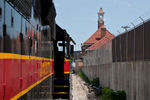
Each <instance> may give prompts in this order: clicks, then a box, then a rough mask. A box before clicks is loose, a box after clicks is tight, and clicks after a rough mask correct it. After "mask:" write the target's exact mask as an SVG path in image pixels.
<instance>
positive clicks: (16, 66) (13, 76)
mask: <svg viewBox="0 0 150 100" xmlns="http://www.w3.org/2000/svg"><path fill="white" fill-rule="evenodd" d="M4 6H5V12H4V13H5V22H4V24H6V34H5V35H4V56H3V57H4V71H3V72H4V83H5V84H6V89H5V97H4V100H8V99H10V98H11V97H13V96H14V95H15V94H17V93H18V92H19V91H21V84H22V79H21V56H18V55H16V54H20V53H21V51H20V49H21V43H20V31H21V16H20V15H19V14H18V13H17V12H16V11H14V10H13V9H12V7H11V6H10V5H9V4H8V3H7V2H5V5H4ZM14 15H15V16H14ZM12 53H16V54H12Z"/></svg>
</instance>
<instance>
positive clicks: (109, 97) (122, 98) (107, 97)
mask: <svg viewBox="0 0 150 100" xmlns="http://www.w3.org/2000/svg"><path fill="white" fill-rule="evenodd" d="M101 99H102V100H126V93H125V91H117V92H115V91H114V90H112V89H110V88H108V87H105V88H104V89H103V91H102V97H101Z"/></svg>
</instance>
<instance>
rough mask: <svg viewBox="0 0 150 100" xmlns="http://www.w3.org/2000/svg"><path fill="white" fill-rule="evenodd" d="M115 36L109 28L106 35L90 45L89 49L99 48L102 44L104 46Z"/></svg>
mask: <svg viewBox="0 0 150 100" xmlns="http://www.w3.org/2000/svg"><path fill="white" fill-rule="evenodd" d="M113 38H114V35H113V34H111V33H110V32H109V31H108V30H106V35H105V36H104V37H103V38H102V39H100V40H99V41H97V42H96V43H94V44H93V45H92V46H90V47H89V48H88V49H98V48H100V47H101V46H103V45H104V44H105V43H106V42H108V41H110V40H112V39H113Z"/></svg>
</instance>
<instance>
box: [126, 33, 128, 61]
mask: <svg viewBox="0 0 150 100" xmlns="http://www.w3.org/2000/svg"><path fill="white" fill-rule="evenodd" d="M126 61H128V31H127V35H126Z"/></svg>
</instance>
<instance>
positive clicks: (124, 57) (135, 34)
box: [112, 21, 150, 62]
mask: <svg viewBox="0 0 150 100" xmlns="http://www.w3.org/2000/svg"><path fill="white" fill-rule="evenodd" d="M149 51H150V21H148V22H146V23H144V24H142V25H139V26H137V27H135V28H134V29H132V30H130V31H128V32H125V33H123V34H121V35H119V36H117V37H116V38H114V39H113V40H112V52H113V53H112V54H113V62H121V61H139V60H150V53H149Z"/></svg>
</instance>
